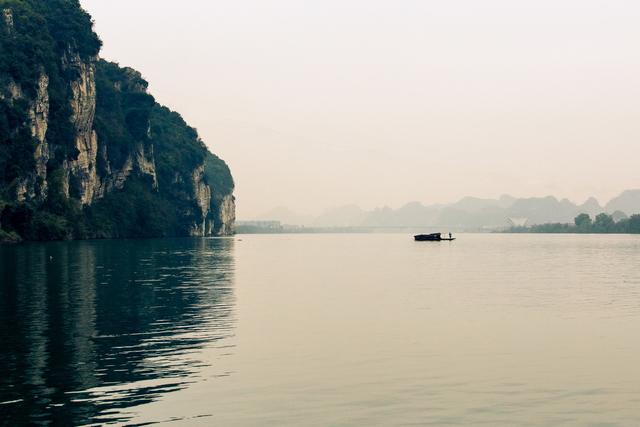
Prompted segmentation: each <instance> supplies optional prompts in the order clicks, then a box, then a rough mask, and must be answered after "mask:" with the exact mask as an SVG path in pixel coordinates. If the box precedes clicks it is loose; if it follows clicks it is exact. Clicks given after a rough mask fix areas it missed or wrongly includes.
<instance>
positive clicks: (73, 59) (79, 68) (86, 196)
mask: <svg viewBox="0 0 640 427" xmlns="http://www.w3.org/2000/svg"><path fill="white" fill-rule="evenodd" d="M62 64H63V67H64V68H66V69H67V70H71V71H73V72H75V73H77V75H78V77H77V78H76V79H75V80H73V81H72V82H71V84H70V86H71V94H72V95H71V109H72V111H73V115H72V117H71V121H72V123H73V125H74V126H75V129H76V137H75V147H76V149H77V150H78V156H77V158H76V159H74V160H71V161H69V162H67V170H68V172H69V175H70V179H71V180H72V182H73V183H74V184H75V185H74V187H75V188H74V189H75V190H76V191H77V193H78V195H79V198H80V202H81V203H82V204H83V205H88V204H91V202H93V200H94V199H95V198H97V197H100V196H102V194H103V193H101V191H100V187H101V183H100V180H99V178H98V174H97V170H96V165H97V158H98V136H97V135H96V132H95V130H94V129H93V119H94V117H95V113H96V79H95V71H96V67H95V59H91V60H90V61H83V60H82V59H81V58H80V56H79V55H78V54H77V53H74V52H69V53H68V55H65V56H64V57H63V59H62Z"/></svg>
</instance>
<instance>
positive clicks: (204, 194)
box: [191, 165, 211, 236]
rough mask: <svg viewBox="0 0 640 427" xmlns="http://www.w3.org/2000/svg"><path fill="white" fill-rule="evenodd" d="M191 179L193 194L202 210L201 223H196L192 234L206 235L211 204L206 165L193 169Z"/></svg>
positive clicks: (200, 213)
mask: <svg viewBox="0 0 640 427" xmlns="http://www.w3.org/2000/svg"><path fill="white" fill-rule="evenodd" d="M191 181H192V183H193V195H194V198H195V200H196V204H197V205H198V208H200V212H198V213H199V215H200V217H201V218H202V220H201V221H200V222H199V223H196V224H194V227H193V231H192V233H191V234H192V235H193V236H206V235H207V216H208V215H209V206H210V205H211V188H209V186H208V185H207V184H206V183H205V175H204V165H202V166H199V167H198V168H196V170H194V171H193V173H192V174H191Z"/></svg>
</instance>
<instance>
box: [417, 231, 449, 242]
mask: <svg viewBox="0 0 640 427" xmlns="http://www.w3.org/2000/svg"><path fill="white" fill-rule="evenodd" d="M413 238H414V239H415V240H416V242H451V241H453V240H456V238H455V237H442V233H431V234H418V235H415V236H413Z"/></svg>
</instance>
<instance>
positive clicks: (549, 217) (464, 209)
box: [259, 190, 640, 230]
mask: <svg viewBox="0 0 640 427" xmlns="http://www.w3.org/2000/svg"><path fill="white" fill-rule="evenodd" d="M281 209H283V212H284V211H286V212H287V215H286V216H285V215H282V216H281V215H278V213H279V212H278V211H276V210H274V211H271V212H269V213H267V214H265V215H261V216H260V217H259V219H262V220H275V221H280V222H282V223H283V224H291V225H304V226H312V227H451V228H456V229H469V230H480V229H497V228H504V227H510V226H512V225H517V223H518V222H523V221H526V222H525V223H526V224H527V225H534V224H545V223H573V221H574V219H575V217H576V216H577V215H579V214H581V213H586V214H589V215H591V216H593V217H595V215H597V214H599V213H603V212H605V213H609V214H614V213H615V214H616V215H614V217H622V215H621V214H625V215H627V216H630V215H632V214H635V213H639V212H640V190H627V191H625V192H623V193H622V194H620V195H619V196H617V197H615V198H614V199H612V200H611V201H609V203H607V204H606V205H604V206H602V205H601V204H600V203H599V202H598V200H597V199H595V198H593V197H591V198H589V199H587V200H586V201H585V202H584V203H582V204H576V203H573V202H571V201H570V200H568V199H561V200H559V199H557V198H556V197H553V196H547V197H529V198H515V197H512V196H509V195H503V196H501V197H499V198H497V199H481V198H476V197H464V198H462V199H460V200H459V201H457V202H455V203H451V204H448V205H424V204H422V203H420V202H410V203H407V204H406V205H404V206H402V207H400V208H398V209H392V208H389V207H382V208H376V209H374V210H371V211H366V210H363V209H361V208H359V207H358V206H356V205H346V206H341V207H337V208H333V209H328V210H326V211H325V212H323V213H322V214H320V215H318V216H316V217H313V216H309V215H307V216H301V215H297V214H295V213H294V212H292V211H291V210H289V209H286V208H281ZM292 219H298V220H299V222H291V220H292Z"/></svg>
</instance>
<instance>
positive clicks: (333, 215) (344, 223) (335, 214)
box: [312, 205, 367, 227]
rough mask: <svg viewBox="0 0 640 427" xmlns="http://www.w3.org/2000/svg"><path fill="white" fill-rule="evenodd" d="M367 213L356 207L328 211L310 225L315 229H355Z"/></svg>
mask: <svg viewBox="0 0 640 427" xmlns="http://www.w3.org/2000/svg"><path fill="white" fill-rule="evenodd" d="M366 216H367V212H365V211H363V210H362V209H360V208H359V207H358V206H356V205H347V206H340V207H337V208H334V209H329V210H327V211H325V212H323V213H322V214H321V215H320V216H318V217H317V218H316V219H315V220H314V221H313V222H312V225H314V226H316V227H357V226H359V225H361V224H362V222H363V221H364V219H365V217H366Z"/></svg>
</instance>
